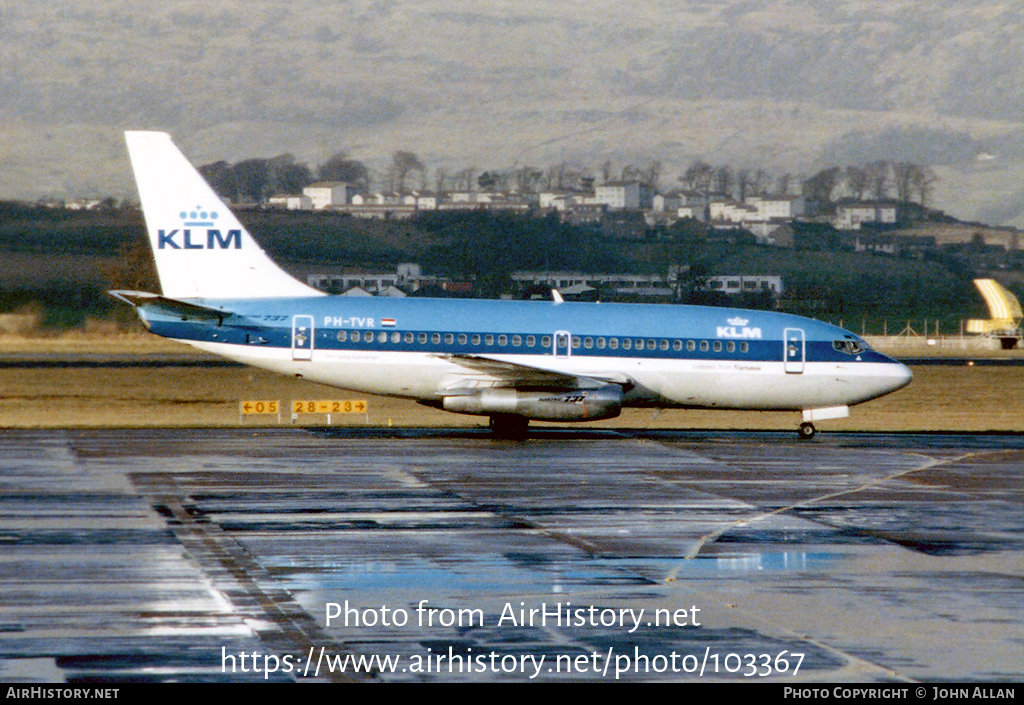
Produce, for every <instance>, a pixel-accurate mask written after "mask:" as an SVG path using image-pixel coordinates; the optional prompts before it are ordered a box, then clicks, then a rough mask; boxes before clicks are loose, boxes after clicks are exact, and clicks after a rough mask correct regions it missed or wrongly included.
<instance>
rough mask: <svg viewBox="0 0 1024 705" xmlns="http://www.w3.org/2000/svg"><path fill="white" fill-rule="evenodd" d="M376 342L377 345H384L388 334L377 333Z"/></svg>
mask: <svg viewBox="0 0 1024 705" xmlns="http://www.w3.org/2000/svg"><path fill="white" fill-rule="evenodd" d="M370 335H373V333H370ZM377 342H378V343H386V342H388V334H387V333H385V332H384V331H381V332H380V333H378V334H377Z"/></svg>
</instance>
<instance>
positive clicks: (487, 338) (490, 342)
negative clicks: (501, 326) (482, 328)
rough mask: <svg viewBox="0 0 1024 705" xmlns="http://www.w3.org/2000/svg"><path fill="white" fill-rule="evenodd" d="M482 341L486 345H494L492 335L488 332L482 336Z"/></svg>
mask: <svg viewBox="0 0 1024 705" xmlns="http://www.w3.org/2000/svg"><path fill="white" fill-rule="evenodd" d="M484 343H485V344H486V345H494V336H493V335H490V334H488V335H485V336H484Z"/></svg>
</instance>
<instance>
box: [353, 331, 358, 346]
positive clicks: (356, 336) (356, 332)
mask: <svg viewBox="0 0 1024 705" xmlns="http://www.w3.org/2000/svg"><path fill="white" fill-rule="evenodd" d="M352 342H353V343H358V342H359V331H357V330H354V331H352Z"/></svg>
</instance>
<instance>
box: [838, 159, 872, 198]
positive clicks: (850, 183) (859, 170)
mask: <svg viewBox="0 0 1024 705" xmlns="http://www.w3.org/2000/svg"><path fill="white" fill-rule="evenodd" d="M843 179H844V181H845V183H846V190H847V191H848V192H849V193H850V196H851V197H853V198H856V199H857V200H858V201H863V200H864V195H865V194H866V193H867V192H868V188H869V186H870V185H869V183H868V170H867V169H865V168H864V167H859V166H848V167H846V169H844V170H843Z"/></svg>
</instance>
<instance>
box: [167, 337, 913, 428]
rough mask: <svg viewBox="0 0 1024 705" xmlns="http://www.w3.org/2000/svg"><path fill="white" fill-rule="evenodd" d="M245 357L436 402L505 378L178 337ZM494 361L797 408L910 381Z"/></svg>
mask: <svg viewBox="0 0 1024 705" xmlns="http://www.w3.org/2000/svg"><path fill="white" fill-rule="evenodd" d="M180 342H182V343H186V344H189V345H192V346H194V347H196V348H198V349H200V350H205V351H207V352H210V353H213V354H216V355H218V356H221V357H224V358H227V359H230V360H234V361H237V362H240V363H243V364H246V365H251V366H253V367H258V368H262V369H266V370H270V371H273V372H276V373H279V374H282V375H287V376H293V377H302V378H303V379H306V380H309V381H312V382H318V383H320V384H326V385H330V386H333V387H338V388H341V389H347V390H351V391H356V392H362V393H366V394H379V395H385V396H395V397H404V398H408V399H416V400H423V401H435V402H436V401H440V400H441V399H442V398H443V397H444V396H445V393H446V391H448V392H451V391H452V390H457V389H459V388H463V389H464V388H465V387H467V386H470V387H473V386H477V387H487V386H503V385H505V384H507V383H508V380H507V379H506V378H503V377H501V376H498V375H492V374H487V373H485V372H481V371H479V370H474V369H472V368H471V367H468V366H463V365H460V364H458V363H457V362H456V361H453V360H452V359H450V358H446V357H445V356H444V355H440V354H432V353H422V352H390V351H342V350H313V351H312V352H311V353H309V352H307V353H305V354H307V355H309V359H294V358H293V353H292V351H291V350H290V349H285V348H271V347H258V346H246V345H230V344H225V343H208V342H196V341H191V340H181V341H180ZM488 357H489V359H492V360H503V361H507V362H509V363H513V364H517V365H523V366H529V367H535V368H538V369H543V370H551V371H557V372H559V373H563V374H570V375H578V376H580V377H584V378H585V377H597V378H609V377H616V378H623V377H626V378H629V379H630V380H631V381H632V382H634V383H635V384H636V388H635V391H634V392H633V393H632V394H631V395H628V396H627V398H626V399H625V402H624V405H625V406H663V407H691V408H718V409H758V410H780V411H781V410H793V411H802V410H807V409H816V408H824V407H836V406H850V405H853V404H858V403H860V402H864V401H867V400H869V399H874V398H875V397H879V396H881V395H883V394H886V393H888V392H891V391H893V390H895V389H899V388H900V387H902V386H904V385H906V384H907V383H908V382H909V381H910V377H909V374H908V372H907V370H906V368H905V367H903V366H902V365H898V364H886V363H866V362H853V361H851V362H850V363H835V362H806V363H803V364H802V365H801V366H800V368H801V369H800V371H798V372H797V371H787V370H786V365H785V364H784V363H783V362H782V361H781V360H780V361H778V362H767V361H733V360H728V361H727V360H666V359H653V358H652V359H639V358H637V359H634V358H630V359H624V358H602V357H596V356H576V357H573V356H568V357H565V358H560V357H554V356H551V355H494V356H488Z"/></svg>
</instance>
